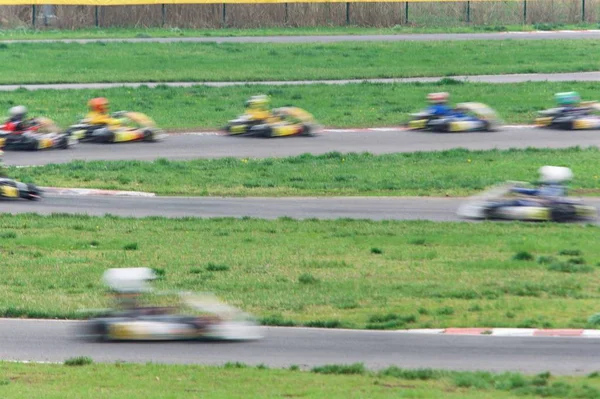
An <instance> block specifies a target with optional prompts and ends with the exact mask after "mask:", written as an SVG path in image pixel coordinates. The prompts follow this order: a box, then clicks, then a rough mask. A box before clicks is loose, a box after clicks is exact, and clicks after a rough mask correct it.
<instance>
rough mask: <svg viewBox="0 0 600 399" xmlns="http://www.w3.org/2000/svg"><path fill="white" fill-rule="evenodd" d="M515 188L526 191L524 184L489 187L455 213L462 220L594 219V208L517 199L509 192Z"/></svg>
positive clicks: (558, 200) (566, 202) (564, 201)
mask: <svg viewBox="0 0 600 399" xmlns="http://www.w3.org/2000/svg"><path fill="white" fill-rule="evenodd" d="M515 187H527V184H526V183H523V182H507V183H504V184H502V185H498V186H495V187H492V188H491V189H489V190H487V191H484V192H483V193H481V194H479V195H475V196H473V197H471V198H469V199H468V200H467V202H466V203H464V204H463V205H461V206H460V207H459V209H458V211H457V212H456V213H457V215H458V216H460V217H463V218H466V219H508V220H523V221H553V222H568V221H577V220H587V219H595V218H596V213H597V212H596V208H595V207H593V206H589V205H585V204H583V202H582V201H580V200H578V199H575V198H569V197H553V198H541V197H533V196H528V195H520V194H517V193H514V192H513V191H512V189H513V188H515Z"/></svg>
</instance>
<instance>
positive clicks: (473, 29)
mask: <svg viewBox="0 0 600 399" xmlns="http://www.w3.org/2000/svg"><path fill="white" fill-rule="evenodd" d="M559 29H598V24H536V25H506V26H493V25H483V26H477V25H474V26H473V25H470V26H467V25H464V26H443V27H436V26H428V27H426V26H424V27H419V26H407V25H397V26H394V27H392V28H367V27H359V26H320V27H298V28H275V27H274V28H261V29H227V28H225V29H180V28H87V29H73V30H71V29H62V30H61V29H45V30H34V29H28V28H22V29H0V40H27V39H34V40H41V39H118V38H152V37H211V36H213V37H216V36H222V37H231V36H305V35H393V34H403V33H481V32H522V31H532V30H559Z"/></svg>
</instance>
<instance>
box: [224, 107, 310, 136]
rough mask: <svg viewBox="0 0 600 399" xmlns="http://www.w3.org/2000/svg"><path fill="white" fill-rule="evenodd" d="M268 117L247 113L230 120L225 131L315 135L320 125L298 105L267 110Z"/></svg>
mask: <svg viewBox="0 0 600 399" xmlns="http://www.w3.org/2000/svg"><path fill="white" fill-rule="evenodd" d="M266 113H267V116H266V118H257V117H256V116H255V115H254V114H252V113H245V114H243V115H241V116H240V117H238V118H236V119H233V120H230V121H229V123H228V124H227V126H226V127H225V129H224V130H225V132H227V134H229V135H230V136H256V137H269V138H271V137H285V136H313V135H314V134H315V132H316V131H317V130H319V126H318V125H317V123H315V120H314V117H313V116H312V115H311V114H310V113H308V112H306V111H305V110H303V109H302V108H298V107H282V108H275V109H273V110H272V111H271V112H268V111H267V112H266Z"/></svg>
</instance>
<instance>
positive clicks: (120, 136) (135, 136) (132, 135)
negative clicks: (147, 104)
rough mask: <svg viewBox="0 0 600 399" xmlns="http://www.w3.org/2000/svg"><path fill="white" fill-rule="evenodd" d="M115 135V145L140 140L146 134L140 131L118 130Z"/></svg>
mask: <svg viewBox="0 0 600 399" xmlns="http://www.w3.org/2000/svg"><path fill="white" fill-rule="evenodd" d="M114 133H115V143H122V142H124V141H133V140H139V139H141V138H143V137H144V133H143V132H141V131H139V130H117V131H116V132H114Z"/></svg>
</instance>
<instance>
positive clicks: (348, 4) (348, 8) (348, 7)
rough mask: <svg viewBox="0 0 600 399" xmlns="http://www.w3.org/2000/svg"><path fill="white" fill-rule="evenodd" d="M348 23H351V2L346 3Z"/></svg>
mask: <svg viewBox="0 0 600 399" xmlns="http://www.w3.org/2000/svg"><path fill="white" fill-rule="evenodd" d="M346 25H350V3H346Z"/></svg>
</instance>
